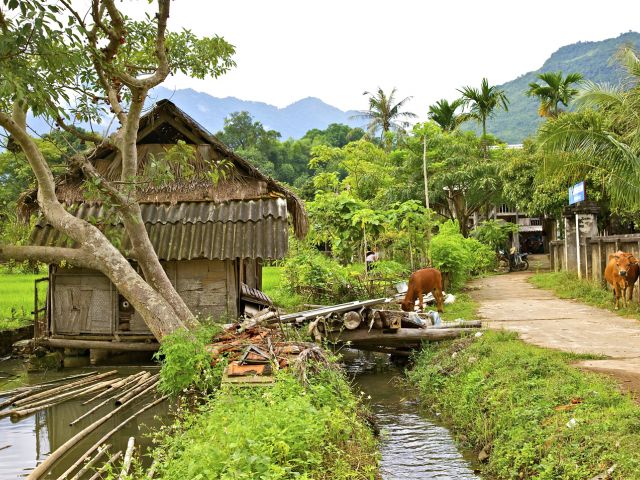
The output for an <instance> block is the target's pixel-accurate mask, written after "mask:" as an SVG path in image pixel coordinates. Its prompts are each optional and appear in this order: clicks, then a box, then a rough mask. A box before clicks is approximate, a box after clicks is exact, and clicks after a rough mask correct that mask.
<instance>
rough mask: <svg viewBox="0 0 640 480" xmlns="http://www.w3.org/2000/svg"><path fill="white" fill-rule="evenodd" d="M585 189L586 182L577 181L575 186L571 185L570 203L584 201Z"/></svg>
mask: <svg viewBox="0 0 640 480" xmlns="http://www.w3.org/2000/svg"><path fill="white" fill-rule="evenodd" d="M584 199H585V190H584V182H579V183H576V184H575V185H574V186H573V187H569V205H573V204H574V203H578V202H584Z"/></svg>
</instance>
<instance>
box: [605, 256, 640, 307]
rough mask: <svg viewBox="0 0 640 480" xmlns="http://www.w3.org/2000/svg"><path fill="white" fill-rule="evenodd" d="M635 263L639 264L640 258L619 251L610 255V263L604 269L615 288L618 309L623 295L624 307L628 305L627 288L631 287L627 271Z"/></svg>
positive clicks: (607, 278) (615, 301) (606, 277)
mask: <svg viewBox="0 0 640 480" xmlns="http://www.w3.org/2000/svg"><path fill="white" fill-rule="evenodd" d="M633 264H636V265H637V264H638V260H636V258H635V257H634V256H633V255H632V254H631V253H626V252H621V251H618V252H616V253H612V254H611V255H609V263H608V264H607V268H606V269H605V270H604V278H605V279H606V280H607V282H609V284H610V285H611V287H612V288H613V298H614V304H615V309H616V310H618V308H619V304H620V297H622V305H623V306H624V307H626V306H627V289H628V288H629V281H628V279H627V272H628V271H629V269H630V267H631V265H633Z"/></svg>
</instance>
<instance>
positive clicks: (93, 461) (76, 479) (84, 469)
mask: <svg viewBox="0 0 640 480" xmlns="http://www.w3.org/2000/svg"><path fill="white" fill-rule="evenodd" d="M109 447H111V445H110V444H107V445H103V446H101V447H100V448H98V453H97V454H96V455H95V456H94V457H93V458H92V459H91V460H89V461H88V462H87V463H86V464H85V466H84V467H82V468H81V469H80V470H78V473H76V474H75V475H74V476H73V477H71V480H79V479H80V477H82V476H83V475H84V474H85V473H87V472H88V471H89V469H90V468H91V467H93V466H94V465H95V464H96V463H97V462H98V460H99V459H100V457H102V456H103V455H104V454H105V453H107V450H108V449H109Z"/></svg>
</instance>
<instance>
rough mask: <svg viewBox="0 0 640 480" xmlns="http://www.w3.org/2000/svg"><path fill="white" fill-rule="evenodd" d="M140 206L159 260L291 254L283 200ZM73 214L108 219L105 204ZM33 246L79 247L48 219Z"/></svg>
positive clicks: (127, 245) (127, 246)
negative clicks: (289, 252) (48, 222)
mask: <svg viewBox="0 0 640 480" xmlns="http://www.w3.org/2000/svg"><path fill="white" fill-rule="evenodd" d="M140 207H141V209H142V218H143V219H144V222H145V227H146V229H147V232H148V233H149V238H150V240H151V243H152V244H153V247H154V248H155V250H156V254H157V255H158V257H159V258H160V260H194V259H209V260H213V259H218V260H226V259H234V258H262V259H272V258H282V257H284V256H285V255H286V253H287V249H288V239H289V229H288V222H287V202H286V200H285V199H283V198H269V199H258V200H242V201H230V202H224V203H211V202H181V203H177V204H175V205H167V204H142V205H140ZM69 211H70V212H71V213H73V214H74V215H75V216H77V217H79V218H83V219H85V220H86V219H89V218H98V219H99V218H109V215H108V212H105V211H104V208H103V207H102V206H100V205H97V206H95V205H90V204H86V203H85V204H79V205H78V204H76V205H73V206H72V207H70V208H69ZM105 213H106V217H105ZM110 223H111V225H112V226H115V227H116V230H119V229H118V228H117V227H119V226H120V225H119V224H117V222H116V221H112V222H110ZM122 231H123V232H124V230H122ZM110 233H111V232H110ZM120 240H121V248H122V250H123V251H124V252H127V251H129V250H130V248H131V243H130V242H129V239H128V238H126V237H125V238H123V239H120ZM31 243H32V244H33V245H43V246H67V247H73V246H74V243H73V242H72V241H71V240H70V239H69V238H68V237H66V235H64V234H61V233H59V232H58V231H57V230H55V229H54V228H53V227H51V225H49V224H47V223H46V220H44V219H41V220H40V221H39V222H38V224H37V225H36V227H35V228H34V230H33V232H32V234H31Z"/></svg>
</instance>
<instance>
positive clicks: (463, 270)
mask: <svg viewBox="0 0 640 480" xmlns="http://www.w3.org/2000/svg"><path fill="white" fill-rule="evenodd" d="M431 259H432V262H433V266H434V267H435V268H437V269H439V270H441V271H442V272H443V273H444V274H445V275H447V276H448V277H449V280H450V282H451V286H452V287H453V288H459V287H461V286H463V285H464V283H465V282H466V281H467V279H468V278H469V277H470V276H471V275H479V274H481V273H483V272H486V271H487V270H489V269H490V268H491V267H492V266H493V265H494V264H495V261H496V257H495V254H494V253H493V252H492V251H491V248H490V247H489V246H487V245H485V244H483V243H480V242H479V241H478V240H476V239H474V238H465V237H464V236H463V235H462V234H461V233H460V228H459V226H458V223H457V222H452V221H447V222H445V223H443V224H442V225H441V226H440V231H439V232H438V234H437V235H436V236H434V237H433V239H432V240H431Z"/></svg>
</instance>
